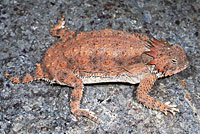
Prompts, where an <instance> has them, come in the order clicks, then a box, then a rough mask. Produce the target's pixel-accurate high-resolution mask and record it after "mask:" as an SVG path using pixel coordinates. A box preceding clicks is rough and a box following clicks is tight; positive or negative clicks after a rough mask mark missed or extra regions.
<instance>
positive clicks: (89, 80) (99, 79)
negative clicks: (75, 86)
mask: <svg viewBox="0 0 200 134" xmlns="http://www.w3.org/2000/svg"><path fill="white" fill-rule="evenodd" d="M143 75H144V74H142V73H140V74H137V75H134V76H129V75H126V74H122V75H118V76H112V77H111V76H88V77H82V78H81V79H82V81H83V84H95V83H108V82H122V83H131V84H137V83H139V82H140V80H141V79H142V77H143Z"/></svg>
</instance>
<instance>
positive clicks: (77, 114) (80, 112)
mask: <svg viewBox="0 0 200 134" xmlns="http://www.w3.org/2000/svg"><path fill="white" fill-rule="evenodd" d="M72 113H73V115H74V116H75V117H76V118H77V119H78V120H80V119H81V116H85V117H86V118H88V119H90V120H92V121H94V122H95V123H97V124H99V121H98V119H97V117H96V116H95V113H94V112H91V111H89V110H88V109H76V110H74V111H73V112H72Z"/></svg>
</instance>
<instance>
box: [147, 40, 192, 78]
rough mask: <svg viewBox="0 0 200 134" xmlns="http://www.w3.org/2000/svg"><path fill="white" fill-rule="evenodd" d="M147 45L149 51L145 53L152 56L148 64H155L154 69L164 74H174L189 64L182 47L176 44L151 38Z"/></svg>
mask: <svg viewBox="0 0 200 134" xmlns="http://www.w3.org/2000/svg"><path fill="white" fill-rule="evenodd" d="M149 47H150V51H148V52H147V54H148V55H150V56H152V57H153V60H151V61H150V62H149V63H148V64H151V65H155V70H158V71H159V72H162V73H164V75H165V76H170V75H173V74H176V73H178V72H180V71H182V70H184V69H186V68H187V67H188V65H189V62H188V60H187V57H186V54H185V51H184V49H183V48H182V47H181V46H180V45H178V44H175V45H170V44H169V43H168V42H163V41H162V40H161V41H158V40H156V39H155V38H153V39H151V40H150V42H149Z"/></svg>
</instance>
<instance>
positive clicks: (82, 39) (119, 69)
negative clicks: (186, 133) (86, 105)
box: [5, 17, 188, 121]
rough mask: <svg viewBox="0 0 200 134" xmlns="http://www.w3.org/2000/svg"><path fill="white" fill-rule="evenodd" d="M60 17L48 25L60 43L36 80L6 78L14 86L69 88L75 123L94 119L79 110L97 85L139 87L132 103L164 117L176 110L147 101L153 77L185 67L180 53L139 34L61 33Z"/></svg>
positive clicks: (175, 47) (49, 53)
mask: <svg viewBox="0 0 200 134" xmlns="http://www.w3.org/2000/svg"><path fill="white" fill-rule="evenodd" d="M64 24H65V22H64V18H63V17H60V19H59V20H58V23H57V24H56V25H55V26H52V28H51V29H50V33H51V34H52V35H53V36H57V37H59V39H58V40H57V41H56V42H55V43H54V44H53V45H52V46H51V47H50V48H48V49H47V50H46V52H45V55H44V57H43V58H42V59H41V62H40V64H37V65H36V70H35V75H34V76H31V75H30V74H26V75H25V77H24V79H23V80H22V81H20V79H19V78H18V77H10V76H9V74H8V73H7V72H5V76H6V77H7V78H8V79H9V80H11V81H13V82H16V83H24V82H29V81H32V80H36V79H44V80H49V81H50V82H56V83H59V84H62V85H68V86H71V87H73V88H74V90H73V92H72V96H71V104H70V107H71V112H72V113H73V114H74V115H75V116H76V117H77V118H78V117H79V116H86V117H88V118H90V119H92V120H95V121H96V120H97V119H96V118H95V116H94V115H93V114H92V113H91V112H90V111H88V110H85V109H80V100H81V97H82V90H83V84H90V83H101V82H128V83H131V84H135V83H140V85H139V86H138V89H137V99H138V100H139V101H140V102H142V103H143V104H144V105H145V106H147V107H149V108H152V109H157V110H160V111H162V112H164V113H167V112H172V113H174V112H175V111H178V110H177V109H176V108H174V107H173V106H170V105H166V104H164V103H162V102H160V101H158V100H156V99H154V98H152V97H150V96H148V95H147V93H148V92H149V91H150V89H151V87H152V86H153V84H154V82H155V81H156V79H157V78H159V77H163V76H168V75H169V76H170V75H172V74H175V73H178V72H180V71H182V70H184V69H185V68H186V67H187V66H188V60H187V58H186V55H185V52H184V49H183V48H182V47H181V46H180V45H177V44H175V45H173V46H171V45H169V43H165V42H163V41H158V40H156V39H155V38H149V37H148V36H146V35H143V34H140V33H128V32H126V31H118V30H112V29H102V30H94V31H89V32H80V33H78V34H75V32H74V31H72V30H68V29H66V28H64Z"/></svg>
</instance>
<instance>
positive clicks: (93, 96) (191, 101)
mask: <svg viewBox="0 0 200 134" xmlns="http://www.w3.org/2000/svg"><path fill="white" fill-rule="evenodd" d="M59 12H62V13H63V14H64V16H65V20H66V26H67V27H68V28H69V29H72V30H75V31H77V32H78V31H89V30H93V29H101V28H106V27H107V28H113V29H118V30H127V31H129V32H140V33H144V34H147V35H150V36H154V37H155V38H157V39H160V38H162V39H163V40H164V41H169V42H170V43H178V44H180V45H181V46H182V47H184V49H185V51H186V53H187V55H188V59H189V61H190V66H189V67H188V68H187V69H186V70H184V71H183V72H181V73H179V74H176V75H173V76H171V77H167V78H164V79H160V80H158V81H157V82H156V84H155V86H154V87H153V89H154V90H153V91H152V92H151V93H150V94H151V95H152V96H154V97H156V98H158V99H159V100H161V101H163V102H167V101H170V102H173V103H174V104H176V105H178V108H179V109H180V113H177V114H176V115H175V116H172V115H170V114H169V115H167V116H165V115H164V114H163V113H161V112H159V111H155V110H151V109H148V108H145V107H144V106H143V105H142V104H140V103H139V102H138V101H137V100H136V96H135V95H136V92H135V91H136V88H137V85H129V84H119V83H114V84H96V85H88V86H86V87H85V91H84V97H83V100H82V105H81V106H82V108H87V109H90V110H91V111H94V112H95V113H96V114H97V117H98V118H99V120H100V121H101V122H102V123H101V124H96V123H94V122H92V121H90V120H88V119H86V118H82V120H81V121H76V119H75V118H74V117H73V115H71V114H70V109H69V97H70V94H71V90H72V89H71V88H69V87H65V86H60V85H56V84H54V85H50V84H49V83H48V82H44V81H34V82H31V83H26V84H15V83H12V82H10V81H8V80H7V79H5V77H4V76H3V70H5V69H6V70H8V72H9V73H11V74H12V75H18V76H20V75H23V74H24V73H26V72H28V73H30V72H31V71H32V70H33V69H34V67H35V66H34V65H35V64H36V63H39V61H40V58H41V57H42V56H43V54H44V51H45V49H47V48H48V47H49V46H51V44H52V43H53V42H54V41H55V38H54V37H52V36H51V35H50V34H49V24H50V23H55V22H56V20H57V17H58V13H59ZM199 14H200V1H199V0H164V1H160V0H151V1H150V0H146V1H145V0H140V1H134V0H124V1H120V0H97V1H94V0H57V1H55V0H50V1H47V0H38V1H34V0H33V1H24V0H1V1H0V73H1V75H0V133H1V134H8V133H9V134H14V133H24V134H25V133H43V134H49V133H52V134H96V133H98V134H105V133H111V134H117V133H119V134H122V133H124V134H149V133H162V134H172V133H173V134H188V133H190V134H198V133H200V103H199V102H200V86H199V85H200V42H199V41H200V33H199V29H200V16H199Z"/></svg>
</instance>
